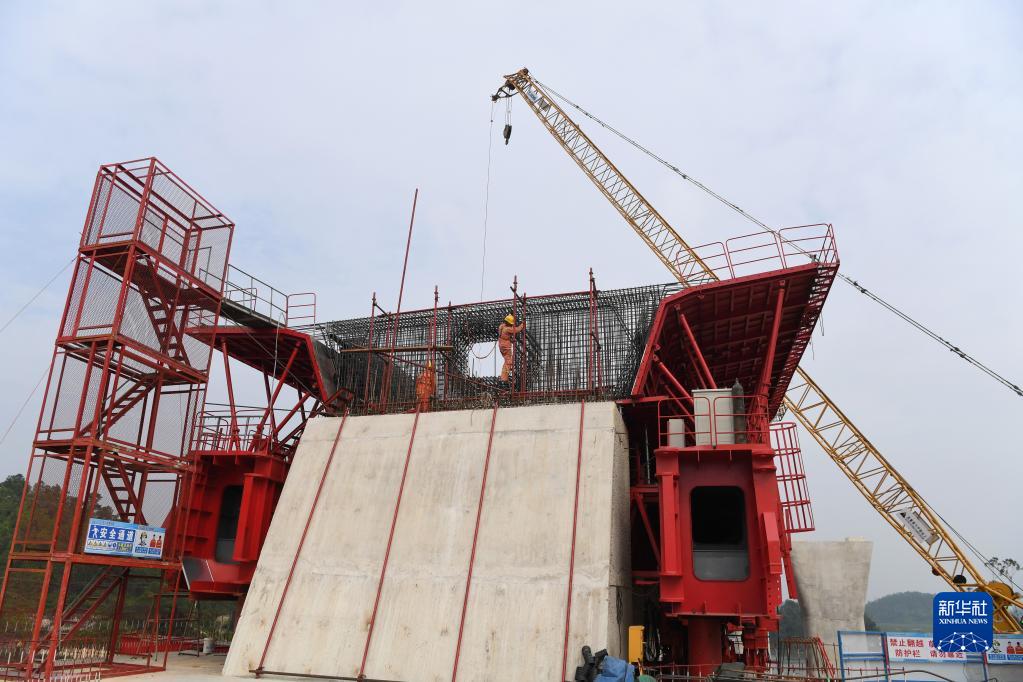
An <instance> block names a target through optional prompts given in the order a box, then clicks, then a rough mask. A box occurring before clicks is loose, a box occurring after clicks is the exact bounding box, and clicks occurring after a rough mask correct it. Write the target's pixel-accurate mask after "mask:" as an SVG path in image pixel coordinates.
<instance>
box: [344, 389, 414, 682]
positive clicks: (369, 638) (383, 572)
mask: <svg viewBox="0 0 1023 682" xmlns="http://www.w3.org/2000/svg"><path fill="white" fill-rule="evenodd" d="M417 426H419V404H418V403H416V416H415V418H414V419H413V420H412V433H411V434H410V435H409V439H408V452H406V453H405V467H404V468H403V469H402V471H401V483H400V484H398V499H397V500H396V501H395V503H394V516H392V517H391V531H390V533H388V535H387V548H386V549H385V550H384V563H383V565H381V566H380V580H379V581H377V595H376V597H375V598H374V599H373V613H372V614H370V617H369V632H367V633H366V646H365V647H364V648H363V650H362V663H360V664H359V676H358V679H360V680H361V679H362V678H363V677H365V676H366V659H367V658H369V645H370V644H371V643H372V642H373V627H374V626H375V625H376V621H377V609H379V608H380V593H381V592H383V589H384V578H386V577H387V563H388V561H390V559H391V545H392V544H393V543H394V529H395V528H396V527H397V525H398V512H399V511H401V498H402V495H403V494H404V493H405V479H406V478H407V477H408V465H409V462H410V461H411V459H412V445H413V443H415V442H416V427H417Z"/></svg>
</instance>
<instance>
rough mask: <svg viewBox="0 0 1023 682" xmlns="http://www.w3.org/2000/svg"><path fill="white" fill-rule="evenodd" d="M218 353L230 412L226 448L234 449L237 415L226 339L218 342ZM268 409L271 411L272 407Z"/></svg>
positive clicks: (236, 437) (236, 433)
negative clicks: (229, 426) (222, 368)
mask: <svg viewBox="0 0 1023 682" xmlns="http://www.w3.org/2000/svg"><path fill="white" fill-rule="evenodd" d="M220 353H221V354H222V355H223V356H224V383H225V384H227V405H228V407H229V408H230V410H231V428H230V429H228V432H227V446H228V448H234V446H235V441H236V440H237V439H238V413H237V412H236V411H235V407H234V386H232V385H231V362H230V360H229V357H228V355H227V339H221V341H220ZM269 409H273V405H271V406H270V408H269Z"/></svg>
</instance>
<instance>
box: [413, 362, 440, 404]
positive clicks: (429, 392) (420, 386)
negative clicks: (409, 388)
mask: <svg viewBox="0 0 1023 682" xmlns="http://www.w3.org/2000/svg"><path fill="white" fill-rule="evenodd" d="M436 392H437V373H436V372H435V371H434V369H433V360H427V361H426V369H424V370H423V372H422V374H420V375H419V376H418V377H416V409H417V410H418V411H419V412H426V411H428V410H429V409H430V398H432V397H433V394H434V393H436Z"/></svg>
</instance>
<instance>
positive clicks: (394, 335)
mask: <svg viewBox="0 0 1023 682" xmlns="http://www.w3.org/2000/svg"><path fill="white" fill-rule="evenodd" d="M418 201H419V188H418V187H416V193H415V194H413V195H412V217H411V218H409V221H408V240H407V241H406V242H405V261H404V262H403V263H402V266H401V285H400V286H399V287H398V309H397V310H396V311H395V312H394V322H393V324H392V325H391V356H390V358H388V361H387V371H386V372H385V375H386V379H385V381H384V385H383V386H382V387H381V389H380V394H381V398H380V404H381V407H382V406H383V404H384V403H385V402H387V396H388V393H389V391H390V389H391V371H392V370H393V368H394V351H395V346H396V345H397V343H398V320H399V319H400V318H401V299H402V296H403V295H404V294H405V273H406V272H407V271H408V254H409V250H410V249H411V248H412V225H414V224H415V222H416V203H417V202H418Z"/></svg>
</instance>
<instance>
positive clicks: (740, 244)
mask: <svg viewBox="0 0 1023 682" xmlns="http://www.w3.org/2000/svg"><path fill="white" fill-rule="evenodd" d="M785 237H786V238H787V240H788V241H786V240H782V239H779V238H778V237H777V236H774V235H769V234H768V235H766V236H765V235H748V236H746V237H740V238H736V239H733V240H729V241H727V242H725V243H723V244H718V245H711V246H712V247H714V248H710V247H701V248H703V249H704V251H703V256H704V257H705V259H706V261H707V262H708V264H709V265H710V266H711V267H714V268H715V269H716V271H717V272H718V273H719V275H720V276H721V277H722V278H723V279H722V280H721V281H719V282H714V283H711V284H705V285H701V286H697V287H691V288H687V289H684V290H682V291H681V292H679V293H677V294H673V295H671V296H668V297H667V298H665V299H664V300H662V301H661V304H660V307H659V309H658V311H657V314H656V316H655V318H654V321H653V324H652V326H651V331H650V335H649V337H648V339H647V342H646V347H645V350H644V354H643V359H642V361H641V363H640V368H639V371H638V373H637V375H636V378H635V382H634V384H633V389H632V396H631V398H630V399H628V400H624V401H622V404H623V415H624V417H625V420H626V423H627V425H628V426H629V432H630V438H631V440H632V452H633V472H634V473H633V483H634V485H633V488H632V496H631V497H632V502H633V515H632V517H633V525H632V528H633V533H632V536H633V554H632V559H633V572H634V581H635V585H636V588H637V590H640V589H644V590H646V592H645V593H646V594H654V595H656V596H655V597H648V599H650V600H652V603H653V604H654V607H653V608H654V610H655V611H656V613H657V614H658V616H657V618H655V619H653V621H652V622H651V623H650V625H651V627H654V628H656V629H657V630H658V632H659V633H660V635H661V636H660V637H659V638H658V640H659V641H662V642H665V643H666V646H667V647H668V648H669V649H671V650H672V651H673V652H675V653H674V654H673V658H672V660H673V662H674V663H684V664H685V665H686V666H688V670H690V672H691V673H692V674H695V675H707V674H709V673H711V672H713V670H714V669H715V668H716V667H717V666H718V665H719V664H720V663H722V662H725V661H742V662H744V663H745V664H746V665H747V666H749V667H752V668H754V669H758V670H764V669H765V668H766V666H767V663H768V632H770V631H773V630H776V629H777V625H778V616H777V608H778V606H779V605H780V604H781V598H782V583H781V581H782V576H783V574H784V576H785V578H786V579H787V584H788V589H789V593H790V595H791V596H795V592H796V586H795V582H794V580H793V575H792V568H791V565H790V561H789V555H790V551H791V535H792V534H793V533H797V532H805V531H809V530H812V529H813V516H812V511H811V509H810V500H809V494H808V491H807V486H806V477H805V474H804V472H803V468H802V455H801V453H800V450H799V444H798V441H797V440H796V436H795V430H794V426H793V425H791V424H784V423H777V422H775V423H772V419H773V417H774V416H775V415H776V414H777V413H778V411H779V408H780V407H781V403H782V400H783V398H784V393H785V389H786V387H787V386H788V383H789V381H790V379H791V377H792V374H793V372H794V370H795V368H796V366H797V365H798V363H799V360H800V358H801V357H802V354H803V350H804V349H805V348H806V345H807V344H808V342H809V339H810V334H811V333H812V331H813V328H814V325H815V323H816V321H817V318H818V316H819V314H820V310H821V307H822V306H823V303H824V300H825V298H826V296H827V293H828V291H829V289H830V287H831V284H832V282H833V279H834V276H835V273H836V271H837V267H838V260H837V252H836V250H835V247H834V239H833V236H832V234H831V228H830V226H827V225H818V226H804V227H800V228H794V229H791V230H787V231H786V234H785ZM790 242H791V244H795V246H792V245H791V244H790ZM651 590H652V592H651ZM634 606H638V607H639V608H647V606H644V605H634ZM678 652H684V654H682V655H681V656H679V654H678Z"/></svg>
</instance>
